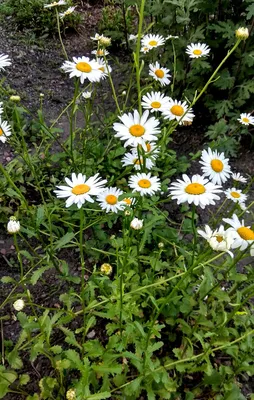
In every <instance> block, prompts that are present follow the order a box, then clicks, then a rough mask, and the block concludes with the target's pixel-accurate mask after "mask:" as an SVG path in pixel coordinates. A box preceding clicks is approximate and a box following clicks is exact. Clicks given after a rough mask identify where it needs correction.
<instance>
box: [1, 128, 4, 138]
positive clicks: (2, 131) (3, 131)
mask: <svg viewBox="0 0 254 400" xmlns="http://www.w3.org/2000/svg"><path fill="white" fill-rule="evenodd" d="M3 133H4V131H3V130H2V129H1V128H0V136H2V135H3Z"/></svg>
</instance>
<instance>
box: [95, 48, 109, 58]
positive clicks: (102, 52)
mask: <svg viewBox="0 0 254 400" xmlns="http://www.w3.org/2000/svg"><path fill="white" fill-rule="evenodd" d="M91 54H95V55H96V56H97V57H106V56H107V55H108V54H109V52H108V50H106V49H97V50H93V51H91Z"/></svg>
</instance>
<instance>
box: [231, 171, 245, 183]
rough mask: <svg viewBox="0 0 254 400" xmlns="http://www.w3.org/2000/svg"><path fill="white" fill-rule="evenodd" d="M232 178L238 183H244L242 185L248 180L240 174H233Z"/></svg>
mask: <svg viewBox="0 0 254 400" xmlns="http://www.w3.org/2000/svg"><path fill="white" fill-rule="evenodd" d="M232 178H233V179H234V181H236V182H242V183H246V182H247V178H244V176H242V175H241V174H240V172H237V173H233V174H232Z"/></svg>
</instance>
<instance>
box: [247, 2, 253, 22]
mask: <svg viewBox="0 0 254 400" xmlns="http://www.w3.org/2000/svg"><path fill="white" fill-rule="evenodd" d="M246 11H248V14H247V15H246V19H247V20H249V19H251V18H252V17H253V16H254V3H253V4H250V5H249V6H248V7H247V8H246Z"/></svg>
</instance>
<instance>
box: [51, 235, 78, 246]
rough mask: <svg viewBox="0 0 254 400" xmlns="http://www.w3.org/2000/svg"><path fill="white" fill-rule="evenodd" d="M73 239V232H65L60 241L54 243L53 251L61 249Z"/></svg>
mask: <svg viewBox="0 0 254 400" xmlns="http://www.w3.org/2000/svg"><path fill="white" fill-rule="evenodd" d="M74 237H75V234H74V233H73V232H67V233H66V234H65V235H64V236H63V237H62V238H61V239H59V240H58V241H57V242H56V243H55V250H59V249H62V248H63V247H64V246H65V245H66V244H67V243H70V241H71V240H72V239H73V238H74Z"/></svg>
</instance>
